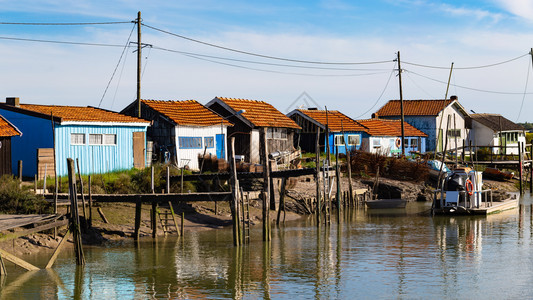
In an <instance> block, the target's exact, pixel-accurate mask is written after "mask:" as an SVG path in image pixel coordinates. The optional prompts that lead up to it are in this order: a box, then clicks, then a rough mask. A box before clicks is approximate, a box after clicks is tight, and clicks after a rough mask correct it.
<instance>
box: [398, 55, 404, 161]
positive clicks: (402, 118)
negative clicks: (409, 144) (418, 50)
mask: <svg viewBox="0 0 533 300" xmlns="http://www.w3.org/2000/svg"><path fill="white" fill-rule="evenodd" d="M398 79H399V80H400V112H401V126H402V142H401V145H402V157H404V156H405V145H404V141H405V128H404V126H403V121H404V116H403V94H402V66H401V64H400V51H398Z"/></svg>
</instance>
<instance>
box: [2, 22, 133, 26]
mask: <svg viewBox="0 0 533 300" xmlns="http://www.w3.org/2000/svg"><path fill="white" fill-rule="evenodd" d="M132 22H134V21H118V22H87V23H83V22H76V23H47V22H40V23H33V22H0V25H31V26H84V25H115V24H128V23H132Z"/></svg>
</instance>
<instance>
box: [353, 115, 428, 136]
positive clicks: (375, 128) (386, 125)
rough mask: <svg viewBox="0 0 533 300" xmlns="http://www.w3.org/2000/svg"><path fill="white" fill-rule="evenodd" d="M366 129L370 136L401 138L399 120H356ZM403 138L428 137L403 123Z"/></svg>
mask: <svg viewBox="0 0 533 300" xmlns="http://www.w3.org/2000/svg"><path fill="white" fill-rule="evenodd" d="M357 121H358V122H360V123H361V124H363V125H365V126H366V127H367V128H368V134H370V135H371V136H401V135H402V123H401V121H400V120H384V119H368V120H357ZM403 127H404V134H405V136H421V137H427V136H428V135H427V134H425V133H423V132H422V131H420V130H418V129H417V128H415V127H413V126H412V125H410V124H409V123H407V122H403Z"/></svg>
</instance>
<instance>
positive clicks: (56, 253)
mask: <svg viewBox="0 0 533 300" xmlns="http://www.w3.org/2000/svg"><path fill="white" fill-rule="evenodd" d="M71 235H72V234H71V232H70V229H68V230H67V232H66V233H65V235H64V236H63V239H62V240H61V242H59V245H58V246H57V248H56V250H54V253H53V254H52V257H50V260H48V263H47V264H46V267H45V269H50V268H51V267H52V266H53V265H54V263H55V261H56V259H57V256H58V255H59V253H60V252H61V249H63V247H65V245H66V242H67V240H68V239H69V237H70V236H71Z"/></svg>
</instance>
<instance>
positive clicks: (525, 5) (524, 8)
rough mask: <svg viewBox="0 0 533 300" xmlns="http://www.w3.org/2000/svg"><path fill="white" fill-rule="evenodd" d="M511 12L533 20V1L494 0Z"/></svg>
mask: <svg viewBox="0 0 533 300" xmlns="http://www.w3.org/2000/svg"><path fill="white" fill-rule="evenodd" d="M494 2H495V3H497V4H498V5H499V6H501V7H502V8H503V9H504V10H506V11H508V12H509V13H511V14H513V15H516V16H519V17H521V18H524V19H526V20H529V21H533V2H532V1H530V0H494Z"/></svg>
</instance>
